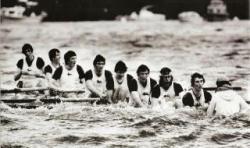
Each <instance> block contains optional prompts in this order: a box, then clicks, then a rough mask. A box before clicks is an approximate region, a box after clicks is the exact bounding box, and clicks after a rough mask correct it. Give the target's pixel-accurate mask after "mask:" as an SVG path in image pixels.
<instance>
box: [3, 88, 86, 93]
mask: <svg viewBox="0 0 250 148" xmlns="http://www.w3.org/2000/svg"><path fill="white" fill-rule="evenodd" d="M44 90H54V91H56V92H60V93H85V90H61V89H51V88H47V87H46V88H41V87H38V88H36V87H35V88H12V89H1V90H0V91H1V94H4V93H27V92H34V91H44Z"/></svg>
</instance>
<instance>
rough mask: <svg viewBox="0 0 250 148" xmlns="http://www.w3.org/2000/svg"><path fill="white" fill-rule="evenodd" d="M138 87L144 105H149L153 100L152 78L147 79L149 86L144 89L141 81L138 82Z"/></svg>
mask: <svg viewBox="0 0 250 148" xmlns="http://www.w3.org/2000/svg"><path fill="white" fill-rule="evenodd" d="M137 85H138V93H139V96H140V99H141V101H142V103H145V104H149V101H150V98H151V86H150V78H149V77H148V78H147V85H146V87H143V86H142V85H141V83H140V82H139V80H137Z"/></svg>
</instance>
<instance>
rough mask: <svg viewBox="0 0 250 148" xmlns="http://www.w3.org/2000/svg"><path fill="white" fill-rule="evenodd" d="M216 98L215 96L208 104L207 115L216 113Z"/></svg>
mask: <svg viewBox="0 0 250 148" xmlns="http://www.w3.org/2000/svg"><path fill="white" fill-rule="evenodd" d="M215 99H216V98H213V99H212V100H211V102H210V104H209V106H208V109H207V115H208V116H209V117H211V116H212V115H213V113H214V110H215Z"/></svg>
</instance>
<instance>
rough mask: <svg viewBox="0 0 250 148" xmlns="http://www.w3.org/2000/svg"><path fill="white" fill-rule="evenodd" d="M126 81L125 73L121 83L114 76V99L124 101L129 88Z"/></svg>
mask: <svg viewBox="0 0 250 148" xmlns="http://www.w3.org/2000/svg"><path fill="white" fill-rule="evenodd" d="M127 82H128V79H127V75H125V76H124V78H123V81H122V83H118V82H117V80H116V78H115V79H114V88H115V91H114V98H115V99H117V100H122V101H124V100H125V99H126V98H129V89H128V83H127Z"/></svg>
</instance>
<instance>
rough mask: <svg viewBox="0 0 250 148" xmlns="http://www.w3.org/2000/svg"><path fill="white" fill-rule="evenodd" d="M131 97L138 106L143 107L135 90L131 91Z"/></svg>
mask: <svg viewBox="0 0 250 148" xmlns="http://www.w3.org/2000/svg"><path fill="white" fill-rule="evenodd" d="M131 99H133V101H135V103H136V104H137V105H139V107H145V105H144V104H143V103H142V102H141V99H140V96H139V93H138V92H137V91H132V92H131Z"/></svg>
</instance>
